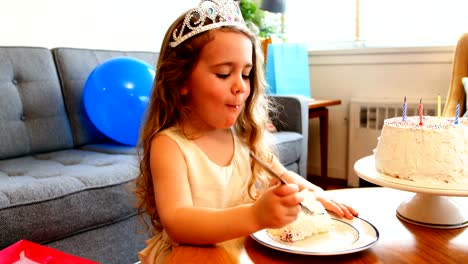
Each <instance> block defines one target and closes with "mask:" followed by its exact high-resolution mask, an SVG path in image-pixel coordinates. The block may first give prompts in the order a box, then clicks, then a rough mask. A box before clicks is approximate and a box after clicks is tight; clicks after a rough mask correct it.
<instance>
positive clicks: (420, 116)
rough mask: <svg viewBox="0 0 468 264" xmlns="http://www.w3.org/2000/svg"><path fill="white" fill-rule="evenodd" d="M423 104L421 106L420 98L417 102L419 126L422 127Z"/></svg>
mask: <svg viewBox="0 0 468 264" xmlns="http://www.w3.org/2000/svg"><path fill="white" fill-rule="evenodd" d="M422 119H423V104H422V98H421V99H420V100H419V125H420V126H422V125H423V121H422Z"/></svg>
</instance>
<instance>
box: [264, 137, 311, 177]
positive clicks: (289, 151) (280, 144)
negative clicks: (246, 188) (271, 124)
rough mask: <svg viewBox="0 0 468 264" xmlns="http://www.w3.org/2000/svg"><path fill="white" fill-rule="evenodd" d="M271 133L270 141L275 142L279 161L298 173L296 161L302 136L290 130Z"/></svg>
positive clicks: (299, 154) (299, 152)
mask: <svg viewBox="0 0 468 264" xmlns="http://www.w3.org/2000/svg"><path fill="white" fill-rule="evenodd" d="M272 135H273V137H272V143H273V144H275V148H276V150H277V151H278V155H279V159H280V161H281V163H282V164H283V165H284V166H285V167H286V168H288V169H290V170H292V171H294V172H297V173H299V172H298V165H297V161H298V160H299V158H300V156H301V151H302V144H303V143H304V141H303V136H302V135H301V134H299V133H297V132H291V131H280V132H274V133H272Z"/></svg>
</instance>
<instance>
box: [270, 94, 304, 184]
mask: <svg viewBox="0 0 468 264" xmlns="http://www.w3.org/2000/svg"><path fill="white" fill-rule="evenodd" d="M270 99H271V100H272V101H273V102H274V105H275V106H276V107H277V109H278V113H276V115H273V116H271V119H272V122H273V123H274V124H275V126H276V128H277V129H278V131H291V132H297V133H299V134H301V135H302V137H303V142H302V146H301V156H300V159H299V174H300V175H301V176H302V177H304V178H307V152H308V137H309V100H310V99H309V98H307V97H305V96H300V95H270Z"/></svg>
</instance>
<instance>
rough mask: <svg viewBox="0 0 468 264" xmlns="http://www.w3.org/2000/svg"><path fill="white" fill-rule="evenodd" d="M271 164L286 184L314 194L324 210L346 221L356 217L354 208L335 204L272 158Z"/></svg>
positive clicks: (317, 187)
mask: <svg viewBox="0 0 468 264" xmlns="http://www.w3.org/2000/svg"><path fill="white" fill-rule="evenodd" d="M271 164H272V168H273V170H274V171H276V172H278V173H279V174H280V175H282V177H283V179H285V180H286V181H287V182H290V183H296V184H297V185H298V186H299V189H300V190H302V189H309V190H311V191H312V192H314V194H315V197H316V198H317V200H318V201H319V202H321V203H322V204H323V206H324V207H325V209H327V210H329V211H332V212H334V213H335V214H337V215H338V216H340V217H345V218H347V219H352V218H353V217H354V216H358V212H357V211H356V210H355V209H354V208H352V207H351V206H349V205H347V204H344V203H340V202H336V201H334V200H332V199H330V198H329V197H328V195H327V194H326V192H325V191H324V190H323V189H322V188H320V187H319V186H317V185H315V184H313V183H311V182H309V181H308V180H306V179H304V178H303V177H302V176H300V175H299V174H297V173H295V172H293V171H290V170H287V169H286V168H285V167H284V166H283V165H282V164H281V163H280V162H279V160H278V159H277V158H273V161H272V163H271Z"/></svg>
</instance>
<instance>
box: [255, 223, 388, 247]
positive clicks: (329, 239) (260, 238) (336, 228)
mask: <svg viewBox="0 0 468 264" xmlns="http://www.w3.org/2000/svg"><path fill="white" fill-rule="evenodd" d="M332 220H333V228H332V230H330V232H328V233H323V234H318V235H314V236H312V237H309V238H306V239H304V240H301V241H295V242H283V241H277V240H274V239H272V238H271V237H270V236H269V235H268V234H267V231H266V229H263V230H260V231H257V232H255V233H253V234H252V235H251V237H252V238H253V239H254V240H256V241H257V242H259V243H260V244H262V245H264V246H267V247H269V248H272V249H276V250H279V251H284V252H289V253H294V254H301V255H341V254H348V253H353V252H358V251H361V250H365V249H367V248H369V247H371V246H372V245H373V244H374V243H375V242H377V240H378V239H379V232H378V231H377V229H376V228H375V227H374V226H373V225H372V224H371V223H369V222H367V221H366V220H364V219H362V218H359V217H355V218H354V219H353V220H348V219H344V218H335V217H333V216H332Z"/></svg>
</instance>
